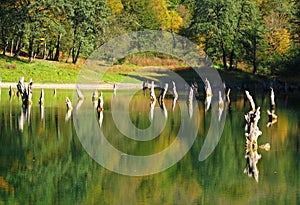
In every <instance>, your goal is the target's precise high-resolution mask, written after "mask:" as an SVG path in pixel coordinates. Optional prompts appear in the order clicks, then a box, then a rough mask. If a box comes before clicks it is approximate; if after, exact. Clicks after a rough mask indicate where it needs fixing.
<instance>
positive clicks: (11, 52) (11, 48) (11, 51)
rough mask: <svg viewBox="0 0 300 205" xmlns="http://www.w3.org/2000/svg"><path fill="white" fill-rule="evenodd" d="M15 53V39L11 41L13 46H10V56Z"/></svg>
mask: <svg viewBox="0 0 300 205" xmlns="http://www.w3.org/2000/svg"><path fill="white" fill-rule="evenodd" d="M13 51H14V39H11V44H10V56H13Z"/></svg>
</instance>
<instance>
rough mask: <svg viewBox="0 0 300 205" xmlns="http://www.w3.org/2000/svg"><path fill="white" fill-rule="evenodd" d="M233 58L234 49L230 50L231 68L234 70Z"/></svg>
mask: <svg viewBox="0 0 300 205" xmlns="http://www.w3.org/2000/svg"><path fill="white" fill-rule="evenodd" d="M233 59H234V51H233V50H232V51H231V52H230V57H229V70H233Z"/></svg>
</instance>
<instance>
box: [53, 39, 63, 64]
mask: <svg viewBox="0 0 300 205" xmlns="http://www.w3.org/2000/svg"><path fill="white" fill-rule="evenodd" d="M61 38H62V34H59V36H58V38H57V44H56V53H55V56H54V60H55V61H58V60H59V53H60V43H61Z"/></svg>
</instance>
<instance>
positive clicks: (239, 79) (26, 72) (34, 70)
mask: <svg viewBox="0 0 300 205" xmlns="http://www.w3.org/2000/svg"><path fill="white" fill-rule="evenodd" d="M83 62H84V61H83V60H81V61H80V62H79V63H78V65H74V64H71V63H64V62H54V61H47V60H39V59H35V60H34V61H33V63H28V59H27V58H26V59H25V58H20V59H14V58H12V57H8V56H4V55H0V77H1V78H2V82H18V81H19V79H20V77H22V76H24V78H25V81H27V82H28V81H29V79H30V78H32V79H33V81H34V82H35V83H57V84H63V83H76V82H77V77H78V75H79V73H80V70H81V67H83V65H84V64H83ZM143 68H153V71H149V70H147V69H145V70H143ZM156 68H157V69H156ZM95 69H96V70H95V72H99V71H98V70H97V66H96V67H95ZM168 71H173V72H176V73H177V74H179V75H180V76H181V77H183V78H184V79H185V80H186V82H188V83H190V82H193V81H194V80H197V81H199V80H201V79H199V76H198V75H197V74H196V73H195V72H194V71H193V69H191V68H188V67H181V66H178V65H177V66H169V65H168V66H141V65H131V64H125V65H115V66H113V67H112V68H110V69H109V70H108V71H107V72H106V73H105V74H104V77H103V78H102V79H101V78H99V83H114V82H129V83H141V82H142V80H143V79H145V78H147V79H149V80H154V81H160V80H161V79H162V77H164V76H166V75H168ZM218 72H219V74H220V76H221V78H222V80H224V81H225V82H227V83H233V84H240V83H250V84H256V83H262V82H263V81H265V82H267V81H269V80H270V78H271V77H268V76H260V75H254V74H251V73H247V72H242V71H231V72H225V71H223V70H222V69H218ZM93 75H94V74H93ZM99 76H101V75H99ZM92 78H94V79H95V78H97V77H96V76H95V75H94V76H92ZM278 79H280V80H282V81H286V82H290V83H295V84H299V81H300V79H299V78H298V76H297V77H290V78H288V77H285V78H283V77H280V76H279V78H278Z"/></svg>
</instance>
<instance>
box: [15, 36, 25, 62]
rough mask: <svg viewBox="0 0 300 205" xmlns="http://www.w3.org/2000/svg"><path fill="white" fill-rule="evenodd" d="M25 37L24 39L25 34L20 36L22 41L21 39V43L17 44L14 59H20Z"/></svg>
mask: <svg viewBox="0 0 300 205" xmlns="http://www.w3.org/2000/svg"><path fill="white" fill-rule="evenodd" d="M23 37H24V36H23V33H22V34H20V39H19V41H18V43H17V46H16V52H15V55H14V58H18V57H19V55H20V52H21V49H22V47H23Z"/></svg>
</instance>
